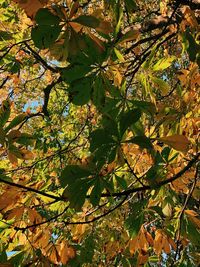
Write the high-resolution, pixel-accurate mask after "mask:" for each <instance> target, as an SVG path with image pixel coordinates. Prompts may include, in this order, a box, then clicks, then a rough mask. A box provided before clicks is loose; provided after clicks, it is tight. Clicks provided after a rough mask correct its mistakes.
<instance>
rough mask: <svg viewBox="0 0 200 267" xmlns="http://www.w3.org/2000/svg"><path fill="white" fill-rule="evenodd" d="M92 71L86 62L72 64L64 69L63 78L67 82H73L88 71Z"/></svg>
mask: <svg viewBox="0 0 200 267" xmlns="http://www.w3.org/2000/svg"><path fill="white" fill-rule="evenodd" d="M90 71H91V68H90V67H88V66H86V65H84V64H80V63H79V64H76V65H70V66H69V67H67V68H65V69H63V71H62V78H63V79H64V80H65V81H66V82H67V83H71V82H74V81H76V80H77V81H78V80H79V79H81V78H83V77H84V76H85V75H86V74H87V73H89V72H90Z"/></svg>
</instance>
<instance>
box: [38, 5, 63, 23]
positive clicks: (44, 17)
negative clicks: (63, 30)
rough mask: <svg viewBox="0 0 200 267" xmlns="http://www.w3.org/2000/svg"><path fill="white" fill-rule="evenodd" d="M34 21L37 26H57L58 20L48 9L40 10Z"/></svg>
mask: <svg viewBox="0 0 200 267" xmlns="http://www.w3.org/2000/svg"><path fill="white" fill-rule="evenodd" d="M35 21H36V22H37V24H39V25H58V24H59V23H60V18H59V17H58V16H55V15H54V14H52V13H51V11H50V10H49V9H48V8H40V9H39V10H38V12H37V13H36V15H35Z"/></svg>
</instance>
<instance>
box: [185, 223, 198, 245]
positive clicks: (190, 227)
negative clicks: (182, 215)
mask: <svg viewBox="0 0 200 267" xmlns="http://www.w3.org/2000/svg"><path fill="white" fill-rule="evenodd" d="M187 235H188V239H189V240H190V241H191V242H192V243H193V244H194V245H196V246H198V247H200V243H199V240H200V232H199V230H198V228H197V227H196V226H195V225H194V223H193V222H192V221H191V220H190V219H188V221H187Z"/></svg>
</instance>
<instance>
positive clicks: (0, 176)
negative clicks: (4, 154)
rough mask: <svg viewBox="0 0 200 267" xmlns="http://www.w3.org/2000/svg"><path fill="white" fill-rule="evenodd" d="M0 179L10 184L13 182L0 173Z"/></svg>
mask: <svg viewBox="0 0 200 267" xmlns="http://www.w3.org/2000/svg"><path fill="white" fill-rule="evenodd" d="M0 179H1V180H3V181H8V182H12V181H13V180H12V179H11V178H10V177H9V176H7V175H4V174H1V173H0Z"/></svg>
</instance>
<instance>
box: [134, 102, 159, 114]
mask: <svg viewBox="0 0 200 267" xmlns="http://www.w3.org/2000/svg"><path fill="white" fill-rule="evenodd" d="M131 103H132V104H133V105H134V106H136V107H138V108H140V109H142V110H143V111H144V112H149V113H155V112H156V106H155V105H154V104H153V103H152V102H148V101H138V100H132V101H131Z"/></svg>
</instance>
